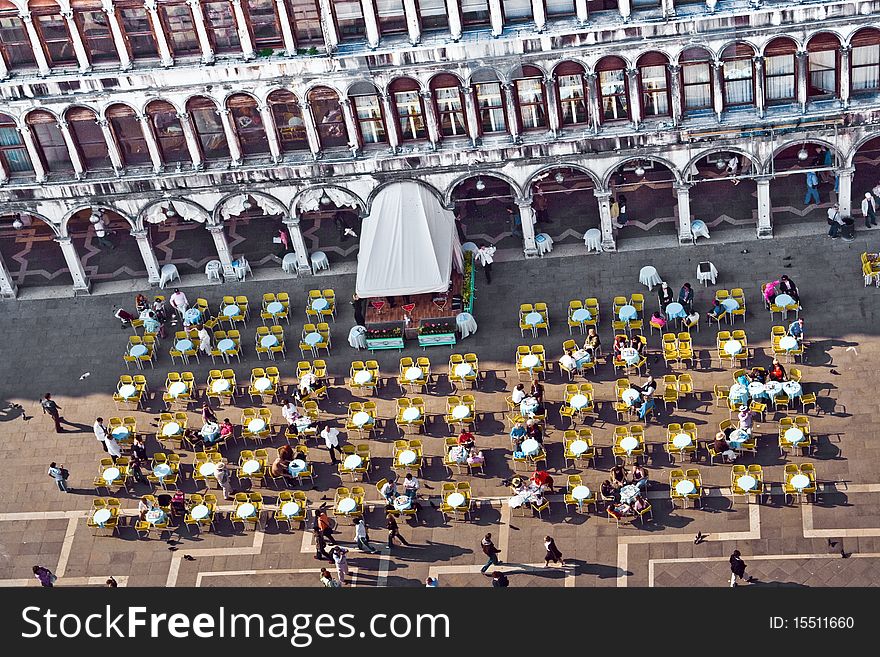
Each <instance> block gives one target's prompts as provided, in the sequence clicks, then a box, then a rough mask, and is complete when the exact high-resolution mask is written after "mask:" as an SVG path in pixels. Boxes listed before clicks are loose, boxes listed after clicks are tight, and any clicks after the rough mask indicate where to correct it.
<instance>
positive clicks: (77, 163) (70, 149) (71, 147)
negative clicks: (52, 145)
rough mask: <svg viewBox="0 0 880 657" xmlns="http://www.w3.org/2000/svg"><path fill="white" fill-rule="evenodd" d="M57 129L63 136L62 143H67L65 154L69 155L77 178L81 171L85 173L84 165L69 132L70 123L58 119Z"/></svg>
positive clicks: (81, 173)
mask: <svg viewBox="0 0 880 657" xmlns="http://www.w3.org/2000/svg"><path fill="white" fill-rule="evenodd" d="M58 129H59V130H60V131H61V136H62V137H64V143H65V144H66V145H67V154H68V155H69V156H70V162H71V164H73V172H74V174H75V175H76V177H77V178H78V179H79V178H82V176H83V173H85V166H83V161H82V158H81V157H80V154H79V149H78V148H77V147H76V142H75V141H74V139H73V135H72V134H71V132H70V124H69V123H68V122H67V121H65V120H64V119H60V120H59V121H58ZM105 139H106V137H105Z"/></svg>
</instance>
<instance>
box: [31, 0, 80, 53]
mask: <svg viewBox="0 0 880 657" xmlns="http://www.w3.org/2000/svg"><path fill="white" fill-rule="evenodd" d="M29 7H30V9H31V20H32V21H33V23H34V25H35V26H36V28H37V34H38V35H39V37H40V43H41V44H43V51H44V52H45V53H46V59H47V60H48V61H49V64H50V66H76V65H77V59H76V52H75V51H74V49H73V40H72V39H71V37H70V30H68V29H67V21H66V20H64V17H63V16H62V15H61V8H60V7H59V6H58V5H56V4H54V3H52V2H49V3H46V4H42V5H40V6H36V5H35V4H34V3H31V4H30V5H29Z"/></svg>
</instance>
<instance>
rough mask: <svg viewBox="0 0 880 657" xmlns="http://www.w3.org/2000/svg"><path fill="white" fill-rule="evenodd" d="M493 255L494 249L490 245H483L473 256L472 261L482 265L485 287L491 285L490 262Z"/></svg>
mask: <svg viewBox="0 0 880 657" xmlns="http://www.w3.org/2000/svg"><path fill="white" fill-rule="evenodd" d="M494 255H495V247H494V246H492V245H491V244H483V246H481V247H480V248H479V249H477V252H476V253H475V254H474V259H475V260H476V261H477V262H478V263H480V264H481V265H483V273H484V274H485V275H486V285H491V284H492V262H493V256H494Z"/></svg>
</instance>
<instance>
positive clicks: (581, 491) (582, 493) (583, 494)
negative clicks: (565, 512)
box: [571, 485, 590, 502]
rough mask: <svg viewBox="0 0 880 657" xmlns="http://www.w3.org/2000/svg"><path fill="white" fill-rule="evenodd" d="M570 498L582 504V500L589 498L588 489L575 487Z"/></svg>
mask: <svg viewBox="0 0 880 657" xmlns="http://www.w3.org/2000/svg"><path fill="white" fill-rule="evenodd" d="M571 496H572V497H573V498H574V499H576V500H577V501H578V502H582V501H583V500H585V499H587V498H588V497H590V489H589V488H587V487H586V486H582V485H579V486H575V487H574V488H572V489H571Z"/></svg>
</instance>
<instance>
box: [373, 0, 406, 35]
mask: <svg viewBox="0 0 880 657" xmlns="http://www.w3.org/2000/svg"><path fill="white" fill-rule="evenodd" d="M373 1H374V2H375V3H376V19H377V20H378V21H379V32H381V33H382V34H395V33H399V32H406V12H405V11H404V9H403V0H373Z"/></svg>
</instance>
